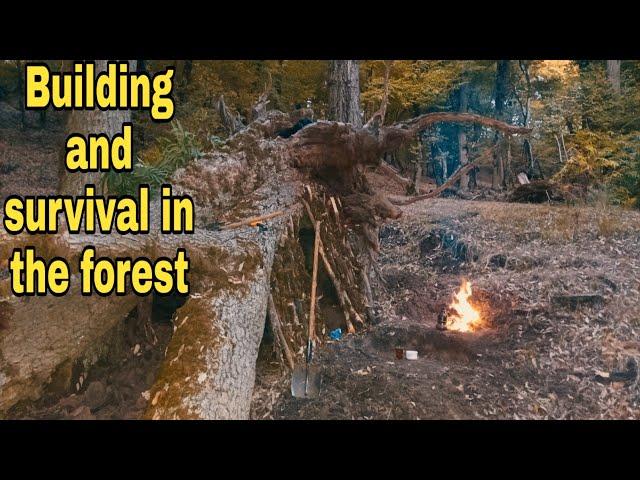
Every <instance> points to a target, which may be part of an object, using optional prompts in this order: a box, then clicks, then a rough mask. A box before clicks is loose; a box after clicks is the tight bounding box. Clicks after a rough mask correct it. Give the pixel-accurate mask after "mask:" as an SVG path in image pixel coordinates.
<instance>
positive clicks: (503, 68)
mask: <svg viewBox="0 0 640 480" xmlns="http://www.w3.org/2000/svg"><path fill="white" fill-rule="evenodd" d="M509 68H510V61H509V60H498V62H497V65H496V87H495V112H496V113H495V117H496V119H497V120H501V121H503V120H504V117H505V110H506V108H505V107H506V101H507V95H508V92H509ZM499 141H500V134H499V133H497V132H496V134H495V137H494V143H495V144H496V145H497V144H498V142H499ZM500 150H501V149H500V147H499V146H496V148H495V150H494V154H493V176H492V181H491V187H492V188H493V189H494V190H498V189H500V188H501V187H502V185H503V184H504V158H503V155H502V152H501V151H500Z"/></svg>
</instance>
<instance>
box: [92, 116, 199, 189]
mask: <svg viewBox="0 0 640 480" xmlns="http://www.w3.org/2000/svg"><path fill="white" fill-rule="evenodd" d="M156 143H157V145H154V146H153V147H152V148H151V149H150V150H149V153H151V155H149V156H150V157H151V158H150V159H149V160H150V161H145V159H144V158H138V161H137V162H136V164H135V165H134V167H133V171H132V172H128V173H117V172H108V173H107V174H105V175H104V176H103V183H106V186H107V189H108V190H109V191H110V192H114V193H117V194H120V195H125V194H129V195H132V194H134V193H135V192H136V190H137V188H138V185H140V184H148V185H149V186H150V187H151V190H152V192H153V193H156V192H157V191H158V189H159V187H160V186H161V185H162V184H163V183H165V182H166V181H167V179H168V178H169V177H170V176H171V175H172V174H173V173H174V172H175V171H176V170H177V169H178V168H181V167H184V166H185V165H187V163H189V162H190V161H192V160H194V159H197V158H199V157H201V156H202V146H201V145H200V143H199V142H198V140H197V139H196V136H195V135H194V134H192V133H191V132H188V131H187V130H185V129H184V128H183V127H182V125H181V124H180V122H179V121H178V120H176V121H174V122H172V124H171V135H170V136H167V137H161V138H159V139H158V140H157V142H156Z"/></svg>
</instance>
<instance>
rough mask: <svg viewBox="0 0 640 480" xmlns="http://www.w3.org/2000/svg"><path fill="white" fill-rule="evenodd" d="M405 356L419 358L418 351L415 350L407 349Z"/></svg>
mask: <svg viewBox="0 0 640 480" xmlns="http://www.w3.org/2000/svg"><path fill="white" fill-rule="evenodd" d="M404 358H406V359H407V360H417V359H418V352H417V351H415V350H405V352H404Z"/></svg>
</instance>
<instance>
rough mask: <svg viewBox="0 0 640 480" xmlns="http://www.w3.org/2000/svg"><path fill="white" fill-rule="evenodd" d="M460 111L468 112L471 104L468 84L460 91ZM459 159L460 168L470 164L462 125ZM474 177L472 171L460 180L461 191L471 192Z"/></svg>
mask: <svg viewBox="0 0 640 480" xmlns="http://www.w3.org/2000/svg"><path fill="white" fill-rule="evenodd" d="M458 99H459V102H458V111H459V112H461V113H464V112H466V111H467V108H468V104H469V86H468V84H466V83H463V84H462V85H461V86H460V89H459V90H458ZM458 158H459V163H460V168H462V167H464V166H465V165H466V164H467V163H469V155H468V152H467V134H466V132H465V129H464V127H463V126H462V125H459V126H458ZM471 175H474V171H473V170H472V171H471V172H469V174H465V175H463V176H462V177H461V178H460V189H461V190H462V191H467V190H469V183H470V176H471Z"/></svg>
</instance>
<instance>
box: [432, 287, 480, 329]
mask: <svg viewBox="0 0 640 480" xmlns="http://www.w3.org/2000/svg"><path fill="white" fill-rule="evenodd" d="M472 294H473V292H472V291H471V282H469V281H467V280H464V281H463V282H462V285H461V286H460V290H458V292H457V293H456V294H455V295H454V297H453V301H452V302H451V305H449V306H448V307H447V308H445V309H444V310H443V311H442V313H441V314H440V317H439V318H438V329H439V330H453V331H456V332H475V331H477V330H480V329H482V328H484V327H485V320H484V319H483V318H482V314H481V313H480V311H479V310H478V309H477V308H476V307H474V306H473V305H472V304H471V303H470V299H471V295H472Z"/></svg>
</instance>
